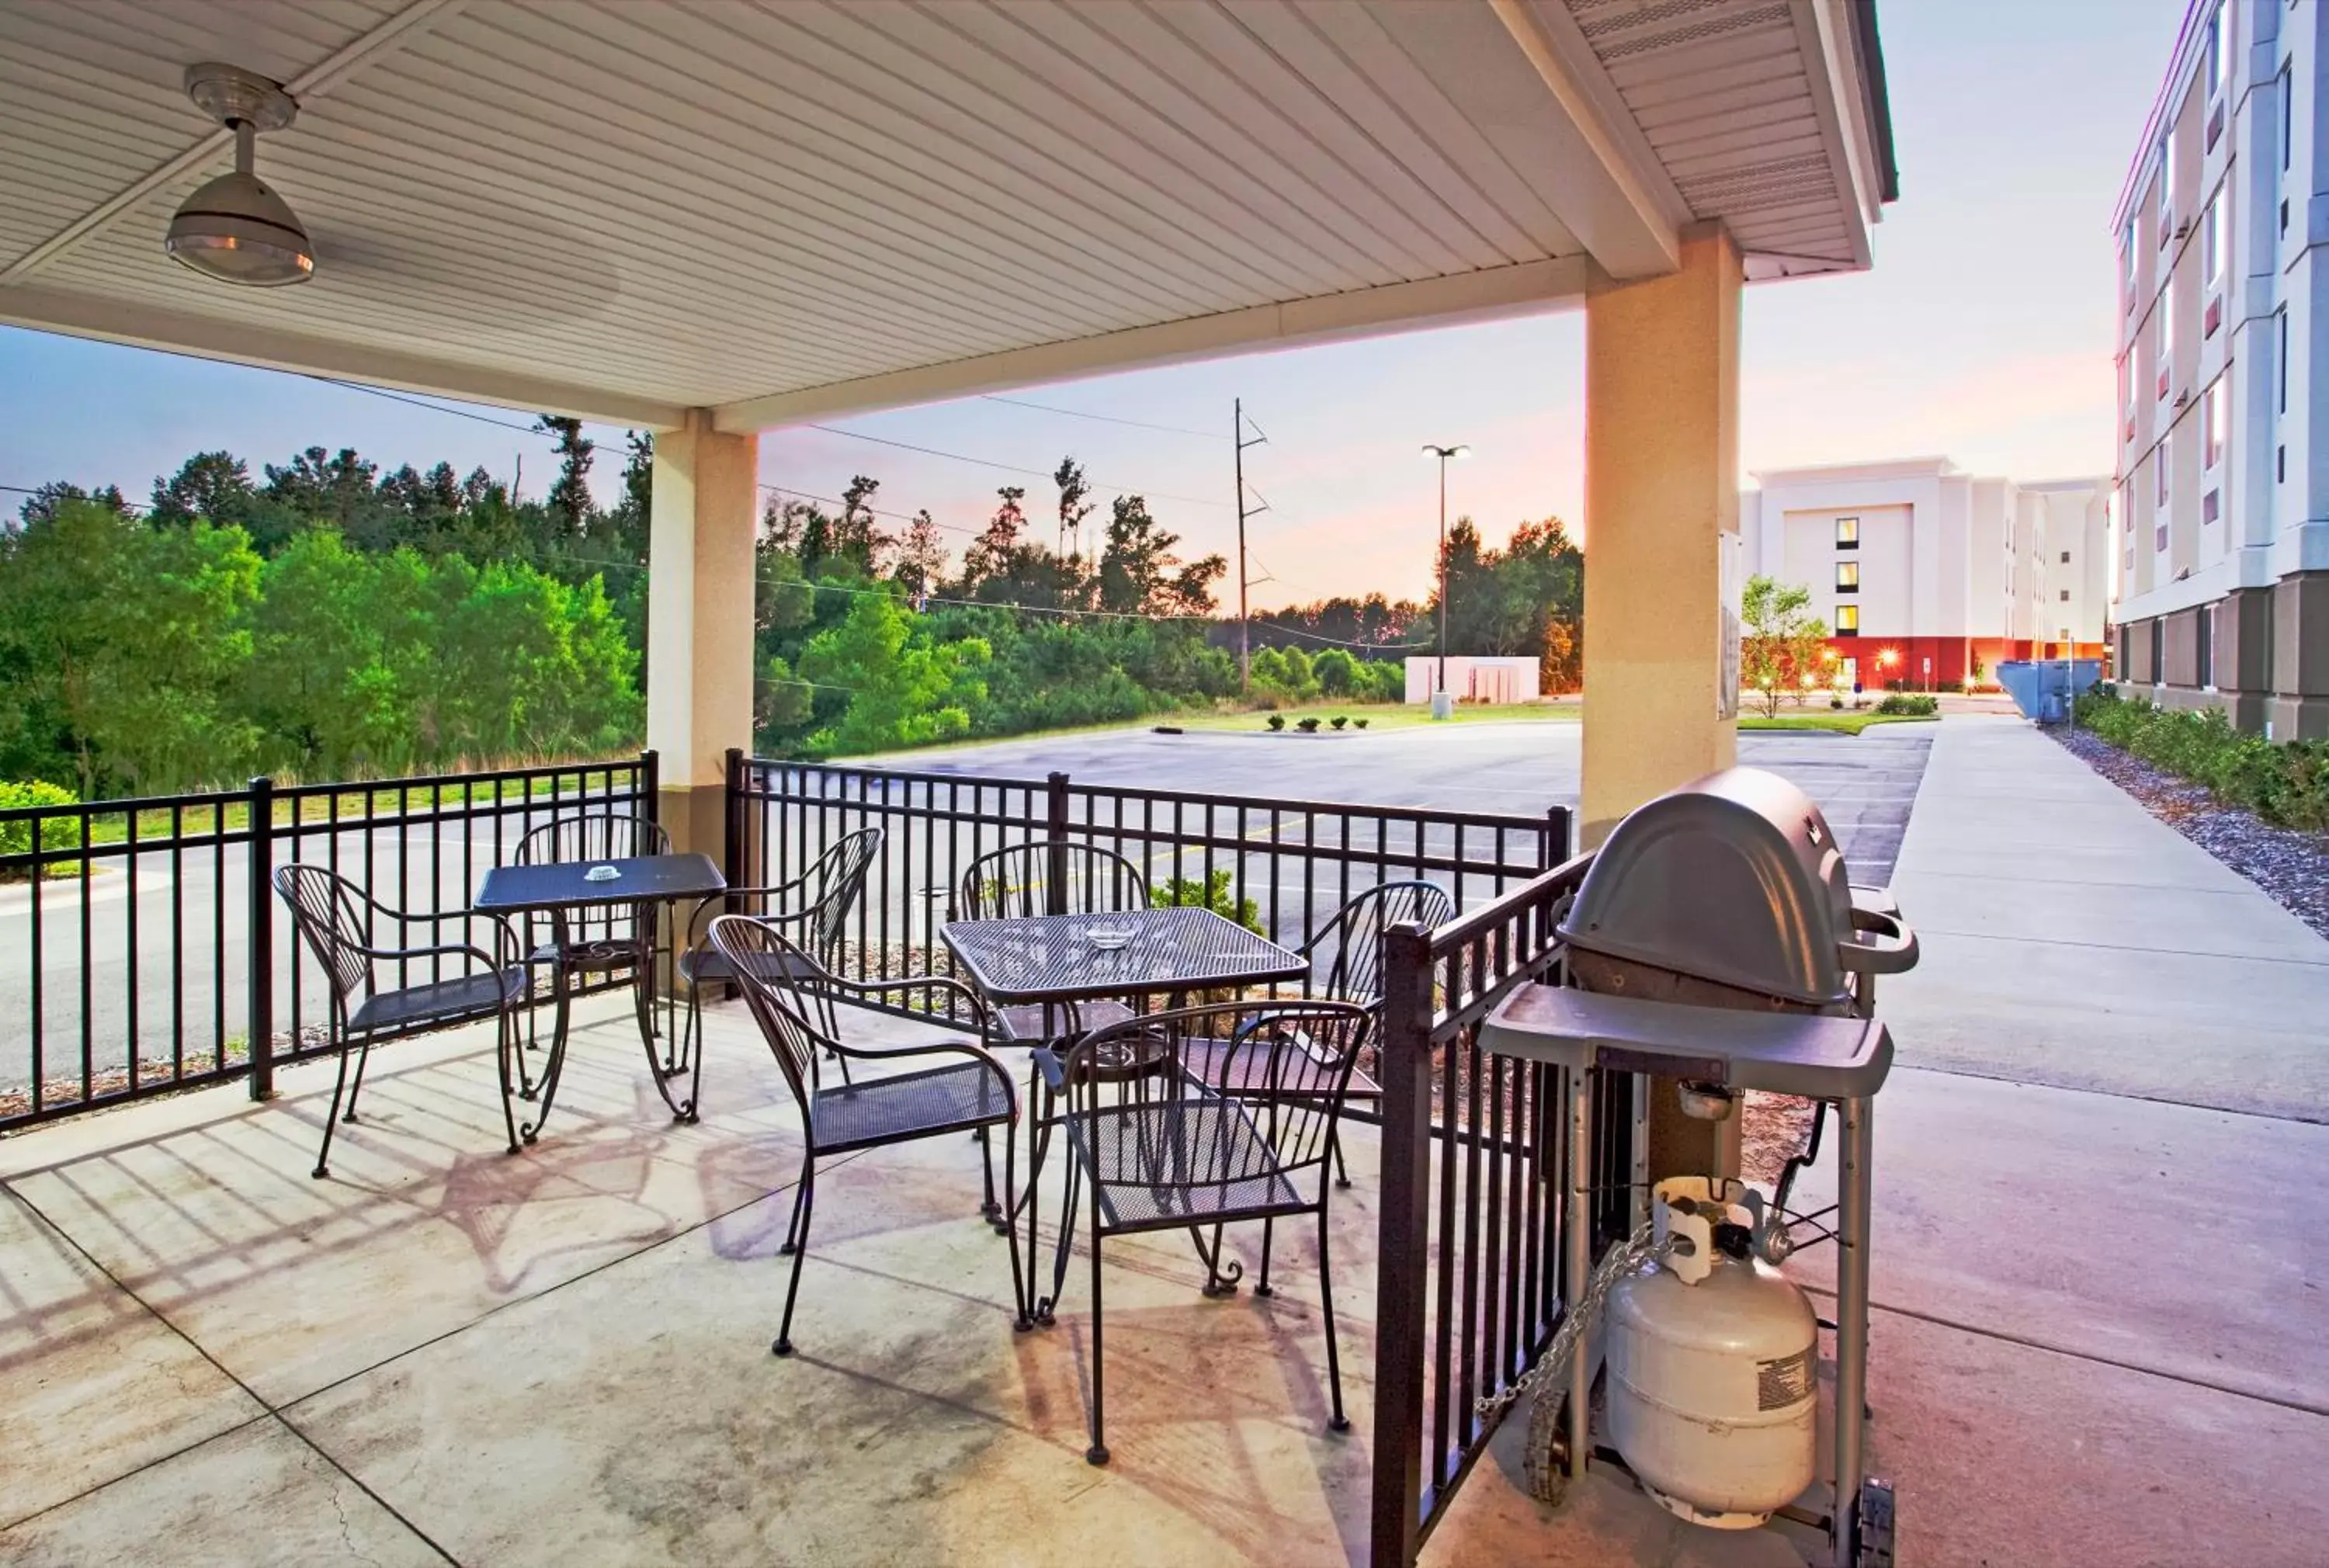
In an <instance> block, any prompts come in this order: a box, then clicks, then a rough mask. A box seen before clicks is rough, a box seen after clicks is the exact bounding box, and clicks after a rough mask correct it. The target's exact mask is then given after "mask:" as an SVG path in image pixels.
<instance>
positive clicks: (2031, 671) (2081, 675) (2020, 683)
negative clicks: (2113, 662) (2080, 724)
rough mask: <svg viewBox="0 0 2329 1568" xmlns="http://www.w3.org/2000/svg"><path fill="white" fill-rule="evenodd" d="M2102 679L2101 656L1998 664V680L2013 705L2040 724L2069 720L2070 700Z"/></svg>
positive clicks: (2024, 715)
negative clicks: (2096, 657)
mask: <svg viewBox="0 0 2329 1568" xmlns="http://www.w3.org/2000/svg"><path fill="white" fill-rule="evenodd" d="M2102 678H2103V662H2102V661H2101V660H2099V659H2013V660H2009V661H2008V662H2005V663H2003V664H2000V665H1999V666H1998V667H1997V683H1998V684H1999V685H2000V686H2003V687H2004V688H2005V691H2006V695H2007V696H2009V697H2011V698H2013V706H2014V707H2016V708H2018V709H2022V717H2023V718H2032V719H2035V720H2037V721H2038V722H2039V723H2040V724H2060V723H2062V722H2063V721H2065V720H2066V719H2068V718H2070V699H2071V698H2072V697H2073V696H2075V695H2077V694H2078V693H2079V692H2081V691H2084V690H2087V689H2088V688H2089V687H2090V686H2092V685H2093V684H2094V683H2095V682H2096V681H2099V680H2101V679H2102Z"/></svg>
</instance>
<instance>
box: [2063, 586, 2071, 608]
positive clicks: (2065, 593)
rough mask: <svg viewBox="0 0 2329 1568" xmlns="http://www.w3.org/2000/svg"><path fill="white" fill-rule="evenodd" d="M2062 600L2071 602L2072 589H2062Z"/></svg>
mask: <svg viewBox="0 0 2329 1568" xmlns="http://www.w3.org/2000/svg"><path fill="white" fill-rule="evenodd" d="M2062 602H2063V603H2064V604H2066V605H2067V604H2069V603H2070V589H2068V588H2064V589H2063V590H2062Z"/></svg>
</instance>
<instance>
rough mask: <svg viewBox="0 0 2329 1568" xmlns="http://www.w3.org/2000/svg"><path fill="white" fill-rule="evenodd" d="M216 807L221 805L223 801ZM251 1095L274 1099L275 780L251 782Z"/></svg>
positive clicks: (259, 779) (256, 1098) (221, 807)
mask: <svg viewBox="0 0 2329 1568" xmlns="http://www.w3.org/2000/svg"><path fill="white" fill-rule="evenodd" d="M219 810H221V811H224V810H226V807H225V806H224V805H223V804H222V805H221V806H220V807H219ZM249 934H250V1000H249V1009H248V1019H249V1026H250V1097H251V1098H252V1099H253V1100H272V1099H273V1098H274V1097H275V781H274V780H273V779H271V778H255V779H252V780H251V781H250V933H249Z"/></svg>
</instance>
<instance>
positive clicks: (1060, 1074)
mask: <svg viewBox="0 0 2329 1568" xmlns="http://www.w3.org/2000/svg"><path fill="white" fill-rule="evenodd" d="M1027 1059H1028V1060H1029V1061H1031V1062H1032V1063H1034V1064H1035V1070H1036V1071H1037V1072H1039V1073H1041V1074H1042V1075H1043V1086H1044V1087H1045V1088H1047V1089H1049V1090H1051V1093H1052V1094H1064V1093H1065V1092H1066V1091H1067V1087H1068V1069H1067V1068H1066V1066H1063V1065H1062V1064H1061V1061H1060V1054H1059V1053H1058V1052H1057V1051H1055V1050H1053V1049H1051V1047H1049V1046H1038V1047H1036V1048H1035V1049H1033V1050H1032V1051H1030V1052H1029V1053H1028V1054H1027Z"/></svg>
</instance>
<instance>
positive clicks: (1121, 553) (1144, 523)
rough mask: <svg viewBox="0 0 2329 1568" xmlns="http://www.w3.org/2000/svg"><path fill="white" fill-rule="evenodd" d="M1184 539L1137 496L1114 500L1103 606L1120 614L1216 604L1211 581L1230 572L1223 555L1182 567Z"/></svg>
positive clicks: (1102, 576) (1197, 611) (1202, 609)
mask: <svg viewBox="0 0 2329 1568" xmlns="http://www.w3.org/2000/svg"><path fill="white" fill-rule="evenodd" d="M1180 542H1181V538H1180V536H1179V535H1178V534H1173V533H1167V532H1165V530H1163V529H1162V528H1160V527H1158V526H1157V522H1156V520H1155V518H1154V517H1151V516H1150V515H1149V514H1148V502H1146V500H1145V499H1144V498H1142V497H1140V496H1137V495H1119V496H1117V498H1116V500H1115V501H1114V502H1111V503H1110V505H1109V508H1108V544H1107V547H1106V548H1105V549H1103V550H1102V551H1101V552H1100V558H1099V605H1100V608H1102V609H1104V610H1113V611H1115V612H1116V613H1117V614H1118V615H1206V614H1208V613H1210V612H1211V611H1212V607H1213V596H1212V585H1213V584H1214V583H1215V582H1216V581H1218V580H1219V579H1220V578H1221V574H1222V573H1224V572H1226V571H1228V570H1229V562H1227V561H1226V560H1224V559H1222V558H1221V557H1220V556H1218V555H1211V556H1207V557H1205V558H1204V559H1202V560H1199V561H1195V562H1193V563H1190V564H1187V565H1183V562H1182V560H1181V559H1180V558H1179V557H1178V556H1176V555H1174V553H1173V547H1174V546H1175V545H1177V544H1179V543H1180Z"/></svg>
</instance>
